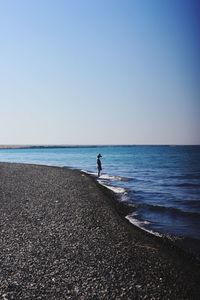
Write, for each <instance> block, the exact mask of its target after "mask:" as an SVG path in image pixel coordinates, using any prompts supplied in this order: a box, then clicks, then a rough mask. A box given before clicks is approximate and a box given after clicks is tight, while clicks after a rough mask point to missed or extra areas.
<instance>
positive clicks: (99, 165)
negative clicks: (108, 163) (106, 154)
mask: <svg viewBox="0 0 200 300" xmlns="http://www.w3.org/2000/svg"><path fill="white" fill-rule="evenodd" d="M100 157H102V156H101V154H100V153H99V154H98V155H97V170H98V177H99V176H100V175H101V171H102V166H101V160H100Z"/></svg>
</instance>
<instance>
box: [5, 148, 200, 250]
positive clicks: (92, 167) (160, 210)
mask: <svg viewBox="0 0 200 300" xmlns="http://www.w3.org/2000/svg"><path fill="white" fill-rule="evenodd" d="M99 153H100V154H101V155H102V158H101V162H102V167H103V170H102V174H101V176H100V178H98V179H97V180H98V181H99V183H100V184H102V185H104V186H106V187H107V188H109V189H111V190H113V191H114V192H115V193H116V194H117V195H118V199H119V200H120V201H123V202H124V203H126V204H127V205H130V206H131V207H132V208H133V212H132V213H130V214H129V215H127V217H126V218H127V219H128V220H129V221H130V222H131V223H133V224H134V225H135V226H138V227H140V228H141V229H143V230H145V231H148V232H150V233H152V234H154V235H158V236H167V237H169V238H170V237H171V238H174V239H177V240H181V239H182V240H187V241H188V240H189V241H191V243H189V245H190V246H191V245H193V246H194V245H197V244H198V245H200V146H174V145H173V146H170V145H169V146H140V145H137V146H134V145H130V146H62V147H59V146H56V147H54V146H48V147H32V148H31V147H30V148H24V149H0V162H17V163H29V164H41V165H50V166H60V167H69V168H73V169H79V170H81V171H84V172H86V173H89V174H92V175H95V176H96V174H97V170H96V156H97V154H99ZM197 248H198V247H197ZM199 250H200V246H199V248H198V251H199Z"/></svg>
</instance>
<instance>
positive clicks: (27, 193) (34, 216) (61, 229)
mask: <svg viewBox="0 0 200 300" xmlns="http://www.w3.org/2000/svg"><path fill="white" fill-rule="evenodd" d="M124 214H125V210H124V208H123V207H122V205H121V204H120V203H119V202H118V201H117V199H116V198H115V196H114V194H113V193H112V192H111V191H108V190H107V189H106V188H104V187H102V186H100V185H99V184H98V183H97V182H96V181H95V179H94V178H92V177H90V176H89V175H86V174H83V173H81V172H79V171H76V170H70V169H67V168H58V167H48V166H38V165H26V164H9V163H0V299H2V300H10V299H14V300H17V299H55V300H58V299H170V300H171V299H181V300H183V299H200V265H199V261H198V260H195V258H193V257H192V256H190V255H188V254H186V253H184V252H183V251H182V250H180V249H178V248H176V247H174V246H172V245H170V244H169V243H167V242H165V241H162V240H161V239H159V238H157V237H154V236H152V235H150V234H148V233H146V232H143V231H142V230H140V229H138V228H137V227H134V226H133V225H131V224H130V223H129V222H128V221H127V220H125V218H124Z"/></svg>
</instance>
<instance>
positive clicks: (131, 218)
mask: <svg viewBox="0 0 200 300" xmlns="http://www.w3.org/2000/svg"><path fill="white" fill-rule="evenodd" d="M134 216H137V213H133V214H131V215H128V216H126V217H125V218H126V219H127V220H128V221H129V222H130V223H131V224H133V225H134V226H136V227H139V228H140V229H142V230H144V231H146V232H148V233H150V234H153V235H155V236H158V237H162V234H160V233H158V232H156V231H153V230H150V229H146V228H145V227H144V225H148V224H150V223H149V222H148V221H139V220H137V219H135V218H134Z"/></svg>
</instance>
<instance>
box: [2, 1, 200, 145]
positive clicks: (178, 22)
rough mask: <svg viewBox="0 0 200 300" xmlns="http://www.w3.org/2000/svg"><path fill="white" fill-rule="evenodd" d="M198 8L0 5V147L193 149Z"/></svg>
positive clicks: (199, 86) (199, 72)
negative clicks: (157, 146) (151, 146)
mask: <svg viewBox="0 0 200 300" xmlns="http://www.w3.org/2000/svg"><path fill="white" fill-rule="evenodd" d="M199 20H200V2H199V1H198V0H196V1H195V0H162V1H161V0H131V1H129V0H121V1H118V0H101V1H97V0H73V1H72V0H70V1H68V0H29V1H27V0H17V1H16V0H0V128H1V130H0V144H200V98H199V97H200V55H199V53H200V32H199V28H200V24H199Z"/></svg>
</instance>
